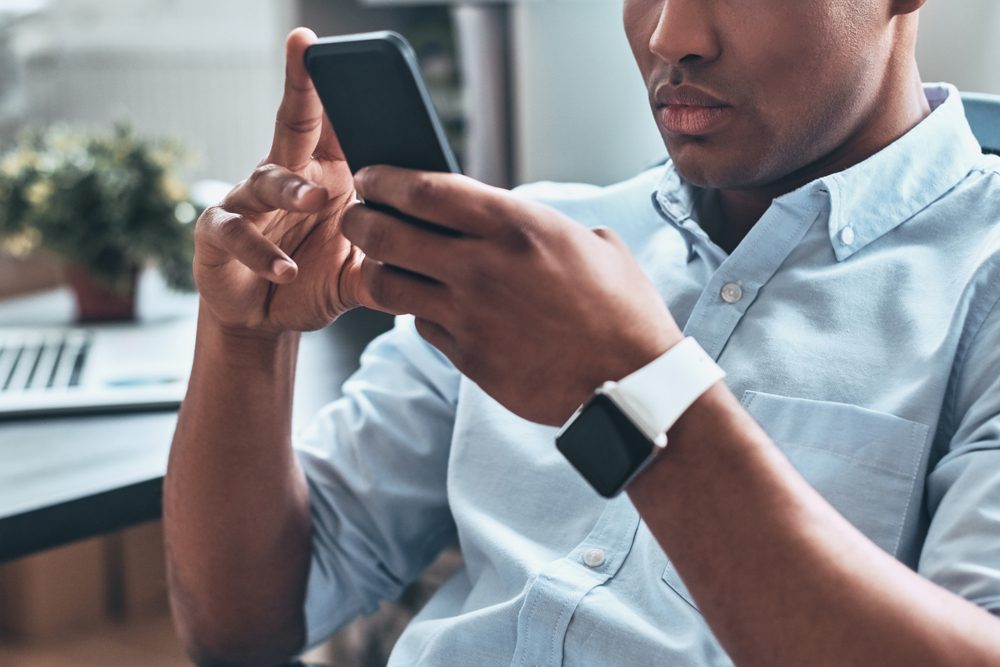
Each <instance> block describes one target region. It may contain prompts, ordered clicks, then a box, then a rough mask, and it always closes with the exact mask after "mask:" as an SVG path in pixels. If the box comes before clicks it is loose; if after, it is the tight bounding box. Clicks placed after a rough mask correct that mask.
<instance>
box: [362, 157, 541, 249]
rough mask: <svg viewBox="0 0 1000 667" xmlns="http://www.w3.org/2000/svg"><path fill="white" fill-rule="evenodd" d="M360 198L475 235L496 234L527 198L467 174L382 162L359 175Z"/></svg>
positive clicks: (514, 215) (363, 170)
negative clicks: (402, 166)
mask: <svg viewBox="0 0 1000 667" xmlns="http://www.w3.org/2000/svg"><path fill="white" fill-rule="evenodd" d="M354 187H355V189H356V190H357V193H358V197H360V198H361V199H363V200H365V201H372V202H377V203H379V204H384V205H386V206H390V207H392V208H394V209H396V210H398V211H401V212H403V213H406V214H409V215H412V216H414V217H416V218H419V219H421V220H426V221H428V222H433V223H435V224H439V225H441V226H443V227H449V228H451V229H454V230H455V231H458V232H461V233H463V234H466V235H471V236H492V235H493V234H494V233H495V232H496V231H497V230H499V229H501V228H502V227H503V226H504V224H505V222H507V221H508V220H510V219H511V218H514V217H516V215H517V210H516V207H517V206H518V205H519V204H522V202H521V200H515V199H513V198H512V197H510V193H509V192H507V191H506V190H501V189H500V188H494V187H491V186H489V185H486V184H484V183H480V182H479V181H476V180H473V179H471V178H468V177H466V176H462V175H461V174H446V173H442V172H432V171H414V170H412V169H402V168H400V167H390V166H387V165H376V166H374V167H365V168H364V169H361V170H360V171H359V172H358V173H357V174H355V176H354Z"/></svg>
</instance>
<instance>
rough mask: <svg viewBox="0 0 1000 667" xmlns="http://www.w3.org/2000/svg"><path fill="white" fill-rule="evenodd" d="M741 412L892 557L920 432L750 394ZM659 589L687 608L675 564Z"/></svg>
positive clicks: (877, 418)
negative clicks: (670, 592)
mask: <svg viewBox="0 0 1000 667" xmlns="http://www.w3.org/2000/svg"><path fill="white" fill-rule="evenodd" d="M742 404H743V407H744V408H745V409H746V410H747V411H748V412H749V413H750V414H751V416H753V418H754V419H755V420H756V421H757V423H758V424H760V425H761V427H762V428H763V429H764V430H765V431H766V432H767V434H768V435H769V436H770V437H771V439H772V440H773V441H774V442H775V444H777V446H778V447H779V448H780V449H781V451H782V452H783V453H784V454H785V456H786V457H787V458H788V460H789V461H790V462H791V463H792V465H793V466H795V468H796V469H797V470H798V471H799V474H801V475H802V476H803V477H804V478H805V479H806V481H807V482H809V484H810V485H812V487H813V488H815V489H816V490H817V491H818V492H819V493H820V494H821V495H822V496H823V497H824V498H826V500H827V501H828V502H829V503H830V504H831V505H833V507H834V508H835V509H836V510H837V511H838V512H840V514H842V515H843V516H844V518H846V519H847V520H848V521H850V522H851V523H852V524H853V525H854V526H855V527H856V528H857V529H858V530H860V531H861V532H862V533H864V534H865V535H866V536H867V537H868V538H869V539H870V540H872V541H873V542H874V543H875V544H877V545H878V546H879V547H881V548H882V549H884V550H885V551H887V552H888V553H890V554H892V555H893V556H895V555H897V551H898V549H899V543H900V539H901V537H902V533H903V526H904V523H905V521H906V517H907V514H908V512H909V510H910V504H911V501H912V500H913V498H914V496H915V484H916V481H917V474H918V471H919V466H920V462H921V460H922V459H923V454H924V449H925V446H926V442H927V436H928V431H929V429H928V427H927V426H926V425H925V424H920V423H918V422H914V421H910V420H908V419H903V418H901V417H897V416H895V415H891V414H888V413H884V412H876V411H873V410H868V409H866V408H862V407H859V406H857V405H850V404H847V403H833V402H829V401H814V400H809V399H804V398H791V397H788V396H776V395H774V394H765V393H763V392H757V391H748V392H746V393H745V394H744V395H743V400H742ZM663 581H664V582H666V583H667V585H669V586H670V587H671V588H672V589H673V590H674V591H676V592H677V593H678V594H679V595H680V596H681V597H683V598H684V599H685V600H687V601H688V602H689V603H690V604H691V605H692V606H694V602H693V600H692V598H691V595H690V593H689V592H688V590H687V588H686V587H685V586H684V582H683V581H682V580H681V578H680V575H679V574H678V573H677V570H676V568H674V565H673V563H671V562H670V560H669V559H668V560H667V564H666V567H665V568H664V570H663Z"/></svg>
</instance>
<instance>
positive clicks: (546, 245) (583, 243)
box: [343, 166, 683, 425]
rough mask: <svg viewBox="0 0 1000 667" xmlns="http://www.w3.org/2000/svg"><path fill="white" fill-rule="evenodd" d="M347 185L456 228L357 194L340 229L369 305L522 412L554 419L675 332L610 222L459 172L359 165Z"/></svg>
mask: <svg viewBox="0 0 1000 667" xmlns="http://www.w3.org/2000/svg"><path fill="white" fill-rule="evenodd" d="M355 187H356V189H357V193H358V196H359V197H360V198H361V199H363V200H365V201H369V202H378V203H380V204H384V205H386V206H390V207H392V208H394V209H396V210H397V211H400V212H402V213H405V214H408V215H411V216H414V217H416V218H419V219H421V220H426V221H428V222H432V223H435V224H437V225H441V226H442V227H447V228H450V229H452V230H455V231H458V232H460V233H461V236H446V235H444V234H440V233H437V232H434V231H431V230H427V229H424V228H421V227H418V226H416V225H413V224H411V223H408V222H404V221H402V220H400V219H399V218H396V217H393V216H391V215H387V214H385V213H381V212H378V211H374V210H372V209H371V208H368V207H365V206H364V205H355V206H352V207H350V208H349V209H348V210H347V212H346V213H345V214H344V218H343V232H344V235H345V236H346V237H347V238H348V239H349V240H350V241H351V242H353V243H354V244H355V245H356V246H358V247H359V248H360V249H361V250H362V251H364V253H365V255H366V258H365V260H364V262H363V265H362V268H361V276H362V281H363V282H364V283H365V285H366V286H367V288H368V289H367V291H368V292H370V295H371V297H370V298H371V302H370V303H362V304H361V305H363V306H367V307H369V308H375V309H378V310H382V311H386V312H390V313H394V314H401V313H412V314H413V315H415V316H416V327H417V331H418V332H419V333H420V335H421V336H423V337H424V338H425V339H427V340H428V341H429V342H430V343H431V344H433V345H434V346H435V347H437V348H438V349H439V350H441V352H443V353H444V354H445V355H446V356H447V357H448V358H449V359H450V360H451V361H452V363H454V364H455V366H456V367H457V368H458V369H459V370H460V371H462V373H464V374H465V375H466V376H467V377H469V378H470V379H472V380H473V381H474V382H476V383H477V384H478V385H479V386H480V387H481V388H482V389H483V390H484V391H485V392H486V393H488V394H489V395H490V396H492V397H493V398H494V399H495V400H496V401H498V402H499V403H501V404H502V405H503V406H504V407H506V408H507V409H508V410H510V411H512V412H514V413H515V414H517V415H518V416H520V417H523V418H525V419H528V420H531V421H534V422H539V423H543V424H549V425H560V424H562V423H563V422H565V421H566V420H567V419H568V418H569V416H570V415H571V414H572V413H573V411H574V410H575V409H576V408H577V407H578V406H579V405H580V404H581V403H583V402H584V401H585V400H586V399H587V398H588V397H589V396H590V394H591V393H592V392H593V391H594V389H596V388H597V387H599V386H600V385H601V384H603V383H604V382H605V381H607V380H620V379H621V378H622V377H624V376H626V375H628V374H629V373H631V372H632V371H634V370H636V369H638V368H640V367H642V366H644V365H645V364H647V363H649V362H650V361H652V360H653V359H655V358H656V357H658V356H659V355H660V354H662V353H663V352H664V351H666V350H667V349H669V348H670V347H671V346H673V345H674V344H675V343H677V342H679V341H680V340H681V339H682V338H683V334H682V333H681V331H680V329H679V327H678V326H677V324H676V323H675V322H674V319H673V317H671V315H670V312H669V311H668V310H667V307H666V305H665V304H664V302H663V299H662V298H661V297H660V295H659V293H658V292H657V291H656V288H655V287H654V286H653V285H652V283H651V282H650V281H649V279H648V278H647V277H646V275H645V274H644V273H643V272H642V270H641V269H640V267H639V265H638V263H637V262H636V261H635V258H634V257H633V256H632V254H631V253H630V252H629V250H628V248H627V247H626V245H625V243H624V242H623V241H622V240H621V239H620V238H619V237H618V235H617V234H615V233H614V232H613V231H611V230H609V229H607V228H604V227H599V228H595V229H588V228H586V227H584V226H582V225H580V224H579V223H576V222H574V221H573V220H570V219H569V218H567V217H566V216H564V215H562V214H561V213H559V212H558V211H555V210H553V209H551V208H549V207H547V206H544V205H542V204H539V203H535V202H531V201H527V200H525V199H522V198H519V197H517V196H516V195H513V194H511V193H510V192H508V191H506V190H501V189H498V188H493V187H490V186H487V185H484V184H482V183H479V182H477V181H474V180H472V179H469V178H466V177H464V176H459V175H455V174H442V173H430V172H418V171H411V170H406V169H399V168H395V167H386V166H378V167H370V168H367V169H363V170H361V171H360V172H358V174H357V175H356V176H355Z"/></svg>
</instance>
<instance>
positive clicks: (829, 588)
mask: <svg viewBox="0 0 1000 667" xmlns="http://www.w3.org/2000/svg"><path fill="white" fill-rule="evenodd" d="M831 437H836V434H835V433H832V434H831ZM669 441H670V444H669V446H668V449H667V451H666V452H665V453H664V455H663V456H662V457H661V458H660V459H659V460H658V461H657V462H656V463H654V464H653V465H652V466H651V467H650V468H649V470H648V471H647V472H646V473H644V474H643V475H642V476H641V477H640V478H638V479H637V480H636V482H635V483H633V484H632V486H631V487H630V489H629V495H630V496H631V498H632V500H633V502H634V503H635V505H636V507H637V508H638V510H639V512H640V514H641V515H642V516H643V518H644V520H645V521H646V523H647V525H649V527H650V529H651V530H652V532H653V534H654V535H655V536H656V537H657V539H658V541H659V542H660V544H661V546H662V547H663V549H664V550H665V551H666V552H667V554H668V555H669V556H670V558H671V560H672V561H673V562H674V564H675V566H676V567H677V569H678V571H679V572H680V574H681V576H682V577H683V578H684V581H685V584H686V585H687V587H688V588H689V589H690V591H691V593H692V595H693V596H694V598H695V599H696V601H697V602H698V605H699V608H700V609H701V611H702V613H703V614H704V615H705V618H706V620H707V621H708V623H709V625H710V626H711V627H712V629H713V631H714V632H715V634H716V636H717V637H718V639H719V640H720V642H721V643H722V644H723V646H724V647H725V648H726V650H727V651H728V652H729V653H730V655H731V656H732V658H733V659H734V660H735V661H736V663H737V664H739V665H801V666H806V665H870V664H893V665H895V664H899V665H906V664H920V665H928V666H931V665H955V664H963V665H992V664H1000V621H998V620H996V619H995V618H993V617H992V616H990V615H989V614H987V613H986V612H984V611H982V610H981V609H979V608H977V607H975V606H974V605H973V604H971V603H969V602H967V601H965V600H963V599H961V598H959V597H957V596H955V595H953V594H951V593H949V592H947V591H945V590H944V589H941V588H939V587H937V586H935V585H933V584H931V583H930V582H928V581H927V580H925V579H923V578H921V577H920V576H918V575H917V574H916V573H914V572H913V571H911V570H909V569H908V568H906V567H905V566H904V565H902V564H901V563H899V562H898V561H896V560H894V559H893V558H892V557H890V556H889V555H888V554H886V553H885V552H883V551H882V550H880V549H879V548H878V547H876V546H875V545H874V544H873V543H872V542H870V541H869V540H868V539H867V538H866V537H865V536H864V535H862V534H861V533H860V532H859V531H857V530H856V529H855V528H854V527H853V526H851V525H850V524H849V523H848V522H847V521H846V520H845V519H843V518H842V517H841V516H840V515H839V514H838V513H837V512H836V511H835V510H834V509H833V508H832V507H831V506H830V505H829V504H828V503H827V502H826V501H825V500H824V499H823V498H822V497H821V496H820V495H819V494H818V493H816V491H815V490H813V489H812V488H811V487H810V486H809V485H808V484H807V483H806V482H805V480H803V479H802V477H801V476H800V475H799V474H798V473H797V472H796V471H795V470H794V468H792V466H791V465H790V464H789V463H788V461H787V460H786V459H785V458H784V457H783V456H782V455H781V453H780V452H779V451H778V450H777V448H776V447H775V446H774V445H773V444H772V443H771V442H770V440H769V439H768V437H767V435H766V434H765V433H764V432H763V431H762V430H761V429H760V427H759V426H757V424H756V423H755V422H754V421H753V419H752V418H751V417H750V416H749V415H748V414H747V413H746V412H745V411H744V410H743V409H742V408H741V407H740V406H739V404H738V403H737V401H736V400H735V399H734V398H733V397H732V395H731V394H730V393H729V391H728V390H727V389H726V388H725V387H724V386H722V385H716V387H715V388H713V389H712V390H710V391H709V392H708V393H707V394H705V395H704V396H703V397H702V398H701V399H700V400H699V401H697V402H696V403H695V404H694V406H692V408H691V409H689V410H688V412H687V413H686V414H685V415H684V416H683V417H682V418H681V420H680V421H678V423H677V424H676V425H675V427H674V428H673V429H672V430H671V432H670V434H669Z"/></svg>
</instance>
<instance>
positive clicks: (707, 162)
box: [624, 0, 894, 189]
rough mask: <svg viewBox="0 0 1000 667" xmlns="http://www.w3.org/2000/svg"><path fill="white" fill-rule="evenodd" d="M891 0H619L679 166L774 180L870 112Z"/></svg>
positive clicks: (701, 181)
mask: <svg viewBox="0 0 1000 667" xmlns="http://www.w3.org/2000/svg"><path fill="white" fill-rule="evenodd" d="M889 13H890V2H889V0H624V18H625V30H626V33H627V34H628V38H629V42H630V44H631V47H632V51H633V54H634V55H635V58H636V61H637V62H638V64H639V68H640V70H641V72H642V75H643V77H644V79H645V82H646V84H647V87H648V89H649V94H650V102H651V105H652V107H653V111H654V114H655V116H656V120H657V125H658V126H659V128H660V133H661V134H662V135H663V138H664V141H665V143H666V145H667V149H668V151H669V152H670V155H671V157H672V158H673V160H674V163H675V165H676V166H677V169H678V171H679V172H680V174H681V175H682V176H683V177H684V178H685V179H686V180H688V181H690V182H692V183H694V184H696V185H701V186H705V187H716V188H723V189H743V188H755V187H764V186H767V185H770V184H774V183H777V182H780V181H781V180H783V179H785V178H786V177H789V176H790V175H792V174H794V172H796V171H798V170H800V169H803V168H804V167H806V166H807V165H810V164H812V163H814V162H816V161H819V160H823V159H825V158H829V156H830V154H831V153H836V151H837V148H838V147H840V146H841V145H843V144H844V143H845V142H847V141H848V140H849V139H851V138H852V136H855V135H856V134H857V133H858V131H859V129H860V128H862V127H864V125H865V124H866V122H867V119H868V118H870V117H873V115H874V114H877V113H878V111H879V109H878V108H877V107H878V104H877V102H878V99H879V98H878V94H879V90H880V82H882V81H884V80H885V73H886V71H887V69H888V68H889V67H890V61H891V58H890V54H891V53H892V51H893V39H894V37H893V31H892V30H891V29H890V16H889Z"/></svg>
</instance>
